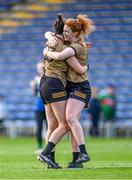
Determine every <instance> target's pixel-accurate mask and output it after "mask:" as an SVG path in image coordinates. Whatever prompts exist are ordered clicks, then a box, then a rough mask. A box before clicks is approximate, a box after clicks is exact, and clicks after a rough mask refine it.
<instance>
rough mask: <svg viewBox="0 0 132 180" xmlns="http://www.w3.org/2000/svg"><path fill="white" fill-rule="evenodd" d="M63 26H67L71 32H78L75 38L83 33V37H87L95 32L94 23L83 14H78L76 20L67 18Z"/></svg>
mask: <svg viewBox="0 0 132 180" xmlns="http://www.w3.org/2000/svg"><path fill="white" fill-rule="evenodd" d="M65 25H67V26H69V27H70V28H71V30H72V32H78V33H77V36H79V35H80V34H81V32H83V34H84V36H87V35H89V34H90V33H91V32H92V31H94V30H95V26H94V23H93V21H92V20H91V19H89V18H88V17H87V15H85V14H79V15H78V16H77V18H76V19H73V18H68V19H67V20H66V21H65Z"/></svg>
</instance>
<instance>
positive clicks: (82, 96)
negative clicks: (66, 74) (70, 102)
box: [66, 81, 91, 107]
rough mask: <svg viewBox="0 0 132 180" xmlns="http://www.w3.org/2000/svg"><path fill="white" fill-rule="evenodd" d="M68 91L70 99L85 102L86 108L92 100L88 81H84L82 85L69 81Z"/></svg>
mask: <svg viewBox="0 0 132 180" xmlns="http://www.w3.org/2000/svg"><path fill="white" fill-rule="evenodd" d="M66 91H67V95H68V98H73V99H77V100H80V101H82V102H84V103H85V107H87V105H88V103H89V100H90V98H91V88H90V84H89V82H88V81H84V82H82V83H74V82H70V81H67V87H66Z"/></svg>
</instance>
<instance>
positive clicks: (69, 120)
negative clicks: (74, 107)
mask: <svg viewBox="0 0 132 180" xmlns="http://www.w3.org/2000/svg"><path fill="white" fill-rule="evenodd" d="M66 120H67V123H68V124H69V125H70V126H72V125H73V124H74V122H75V117H74V115H73V114H72V113H71V114H68V115H67V116H66Z"/></svg>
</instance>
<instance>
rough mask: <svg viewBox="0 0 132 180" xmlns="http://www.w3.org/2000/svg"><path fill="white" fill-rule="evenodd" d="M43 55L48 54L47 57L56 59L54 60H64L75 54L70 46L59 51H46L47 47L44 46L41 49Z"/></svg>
mask: <svg viewBox="0 0 132 180" xmlns="http://www.w3.org/2000/svg"><path fill="white" fill-rule="evenodd" d="M43 54H44V56H48V57H49V58H52V59H56V60H64V59H67V58H69V57H71V56H75V51H74V50H73V48H71V47H67V48H65V49H64V50H63V51H61V52H51V51H48V48H45V49H44V51H43Z"/></svg>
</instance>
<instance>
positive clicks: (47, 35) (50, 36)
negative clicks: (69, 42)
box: [44, 31, 57, 47]
mask: <svg viewBox="0 0 132 180" xmlns="http://www.w3.org/2000/svg"><path fill="white" fill-rule="evenodd" d="M44 37H45V38H46V39H47V40H48V45H49V46H50V47H55V46H56V45H57V38H56V37H55V34H54V33H53V32H50V31H47V32H46V33H45V34H44Z"/></svg>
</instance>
